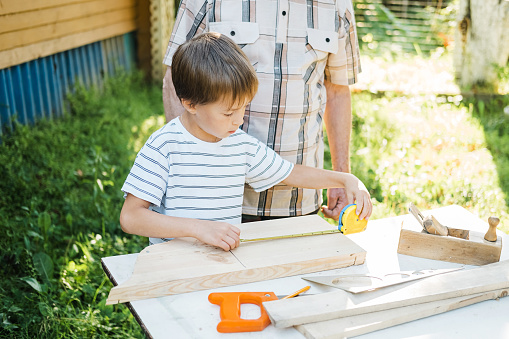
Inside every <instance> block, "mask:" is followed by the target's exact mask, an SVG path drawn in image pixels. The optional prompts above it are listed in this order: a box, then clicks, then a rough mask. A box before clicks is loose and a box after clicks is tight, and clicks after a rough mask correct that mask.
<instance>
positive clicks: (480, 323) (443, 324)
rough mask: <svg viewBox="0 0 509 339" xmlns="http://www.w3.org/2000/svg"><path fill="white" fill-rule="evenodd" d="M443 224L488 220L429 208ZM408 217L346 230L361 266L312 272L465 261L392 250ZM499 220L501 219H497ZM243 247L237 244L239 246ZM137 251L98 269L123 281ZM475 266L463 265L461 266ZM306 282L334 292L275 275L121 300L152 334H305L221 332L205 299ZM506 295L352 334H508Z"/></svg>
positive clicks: (479, 226)
mask: <svg viewBox="0 0 509 339" xmlns="http://www.w3.org/2000/svg"><path fill="white" fill-rule="evenodd" d="M425 212H429V213H432V214H433V215H434V216H435V217H436V218H437V219H439V220H440V222H441V223H443V224H444V225H448V226H450V227H456V228H463V229H467V230H473V231H478V232H486V231H487V220H480V219H479V218H478V217H477V216H475V215H473V214H472V213H470V212H469V211H467V210H466V209H464V208H463V207H460V206H457V205H452V206H447V207H442V208H438V209H434V210H430V211H425ZM410 219H413V216H411V215H410V214H407V215H403V216H398V217H392V218H386V219H379V220H371V221H370V222H369V223H368V228H367V230H366V231H364V232H362V233H357V234H351V235H348V237H349V238H350V239H351V240H353V241H354V242H355V243H357V244H358V245H360V246H361V247H362V248H364V249H365V250H366V251H367V256H366V261H365V263H364V264H363V265H358V266H350V267H347V268H342V269H336V270H330V271H325V272H319V273H312V274H306V275H305V276H312V275H333V274H384V273H392V272H398V271H408V270H422V269H441V268H455V267H461V266H464V265H461V264H455V263H449V262H445V261H436V260H429V259H423V258H417V257H412V256H407V255H401V254H398V253H397V248H398V240H399V235H400V229H401V224H402V222H403V221H405V220H410ZM502 223H504V220H502ZM497 234H498V236H500V237H502V243H503V244H504V245H503V247H502V254H501V258H500V260H507V259H509V248H508V246H509V245H508V244H509V235H506V234H504V233H503V232H501V231H497ZM241 246H242V245H241ZM137 255H138V254H127V255H119V256H113V257H106V258H103V259H102V264H103V268H104V270H105V272H106V274H107V275H108V277H109V278H110V280H111V281H112V283H113V284H114V285H117V284H121V283H123V282H124V281H127V280H128V278H129V277H130V275H131V272H132V270H133V267H134V264H135V261H136V257H137ZM474 267H476V266H465V269H469V268H474ZM306 285H311V289H310V290H309V291H308V292H306V293H309V294H316V293H323V292H330V291H334V290H335V289H334V288H332V287H327V286H322V285H318V284H314V283H309V282H307V281H305V280H302V279H301V278H300V276H292V277H286V278H279V279H274V280H267V281H261V282H256V283H250V284H244V285H236V286H230V287H223V288H217V289H213V290H205V291H197V292H190V293H184V294H179V295H172V296H167V297H160V298H152V299H147V300H138V301H132V302H130V303H126V306H128V307H129V309H130V310H131V312H132V313H133V315H134V317H135V318H136V319H137V321H138V322H139V323H140V325H141V326H142V327H143V329H144V330H145V332H146V333H147V336H148V337H151V338H179V339H180V338H254V337H256V338H304V336H303V335H302V334H300V333H299V332H298V331H297V330H295V329H294V328H287V329H279V328H275V327H274V326H272V325H269V327H267V328H266V329H265V330H263V331H262V332H249V333H233V334H222V333H218V332H217V330H216V326H217V323H218V322H219V320H220V318H219V306H217V305H213V304H211V303H210V302H209V301H208V299H207V298H208V295H209V294H210V293H211V292H239V291H242V292H245V291H249V292H265V291H267V292H274V293H275V294H276V295H281V296H283V295H287V294H290V293H292V292H294V291H296V290H298V289H300V288H302V287H304V286H306ZM241 311H242V316H243V318H246V319H255V318H258V317H259V315H260V311H259V308H258V307H257V306H254V305H242V309H241ZM508 314H509V297H508V298H501V299H499V300H488V301H484V302H481V303H478V304H474V305H471V306H467V307H463V308H460V309H457V310H454V311H450V312H446V313H442V314H439V315H435V316H431V317H428V318H424V319H420V320H416V321H412V322H409V323H405V324H402V325H398V326H393V327H390V328H387V329H383V330H379V331H376V332H372V333H368V334H364V335H361V336H358V337H357V338H363V339H368V338H369V339H371V338H372V339H374V338H377V339H378V338H427V339H431V338H490V339H498V338H509V318H508Z"/></svg>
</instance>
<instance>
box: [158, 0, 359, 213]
mask: <svg viewBox="0 0 509 339" xmlns="http://www.w3.org/2000/svg"><path fill="white" fill-rule="evenodd" d="M209 31H214V32H219V33H222V34H224V35H226V36H228V37H230V38H231V39H232V40H234V41H235V42H236V43H237V44H239V45H240V47H241V48H242V50H243V51H244V53H246V55H247V56H248V58H249V59H250V61H251V63H252V65H253V67H254V68H255V70H256V73H257V75H258V80H259V86H258V93H257V95H256V96H255V98H254V99H253V101H252V102H251V104H250V105H249V106H248V107H247V109H246V115H245V117H244V124H243V129H244V131H246V132H247V133H249V134H250V135H252V136H254V137H256V138H258V139H259V140H261V141H263V142H264V143H266V144H267V145H268V146H269V147H271V148H273V149H274V150H275V151H276V152H278V153H279V154H280V155H281V156H282V157H283V158H285V159H287V160H289V161H291V162H293V163H297V164H303V165H307V166H313V167H318V168H322V167H323V126H322V125H323V123H322V119H323V113H324V110H325V103H326V91H325V86H324V79H327V80H328V81H330V82H332V83H334V84H338V85H351V84H353V83H355V82H356V81H357V75H358V73H359V72H360V62H359V48H358V43H357V33H356V28H355V18H354V15H353V8H352V3H351V1H350V0H337V1H334V0H251V1H249V0H208V1H207V0H182V2H181V5H180V8H179V11H178V15H177V18H176V22H175V26H174V28H173V32H172V35H171V39H170V42H169V45H168V49H167V51H166V55H165V58H164V63H165V64H166V65H168V66H171V60H172V56H173V54H174V53H175V51H176V49H177V47H178V46H179V45H181V44H182V43H184V42H185V41H187V40H189V39H191V38H192V37H194V36H195V35H197V34H200V33H203V32H209ZM196 85H197V86H199V85H200V84H196ZM321 204H322V195H321V191H320V190H312V189H301V188H292V187H288V186H286V185H284V184H280V185H276V186H275V187H273V188H270V189H268V190H267V191H264V192H262V193H256V192H254V190H253V189H251V187H249V186H247V185H246V188H245V193H244V206H243V210H242V212H243V214H250V215H265V216H269V215H271V216H295V215H303V214H308V213H311V212H313V211H315V210H317V209H318V208H319V207H320V206H321Z"/></svg>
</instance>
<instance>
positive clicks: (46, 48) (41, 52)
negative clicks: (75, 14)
mask: <svg viewBox="0 0 509 339" xmlns="http://www.w3.org/2000/svg"><path fill="white" fill-rule="evenodd" d="M135 29H136V23H135V22H134V21H132V20H131V21H126V22H120V23H114V24H111V25H109V24H108V25H105V26H104V27H100V28H97V29H93V30H90V31H87V32H81V33H76V34H70V35H67V36H65V37H62V38H58V39H54V40H48V41H43V42H38V43H35V44H32V45H28V46H22V47H16V48H13V49H9V50H6V51H0V69H2V68H7V67H10V66H13V65H18V64H22V63H24V62H27V61H30V60H34V59H37V58H42V57H45V56H48V55H52V54H55V53H58V52H63V51H66V50H68V49H71V48H76V47H80V46H84V45H87V44H90V43H92V42H96V41H100V40H105V39H108V38H111V37H114V36H117V35H122V34H125V33H128V32H132V31H134V30H135Z"/></svg>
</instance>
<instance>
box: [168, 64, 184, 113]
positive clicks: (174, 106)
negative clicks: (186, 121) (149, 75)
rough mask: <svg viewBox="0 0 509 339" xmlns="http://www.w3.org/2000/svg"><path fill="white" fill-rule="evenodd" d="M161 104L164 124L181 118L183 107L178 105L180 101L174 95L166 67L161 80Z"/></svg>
mask: <svg viewBox="0 0 509 339" xmlns="http://www.w3.org/2000/svg"><path fill="white" fill-rule="evenodd" d="M163 104H164V116H165V118H166V122H168V121H170V120H173V119H174V118H176V117H178V116H181V115H182V114H183V113H184V112H185V109H184V107H183V106H182V104H181V103H180V99H179V98H178V97H177V94H176V93H175V87H173V82H172V80H171V67H170V66H168V69H167V70H166V74H165V75H164V79H163Z"/></svg>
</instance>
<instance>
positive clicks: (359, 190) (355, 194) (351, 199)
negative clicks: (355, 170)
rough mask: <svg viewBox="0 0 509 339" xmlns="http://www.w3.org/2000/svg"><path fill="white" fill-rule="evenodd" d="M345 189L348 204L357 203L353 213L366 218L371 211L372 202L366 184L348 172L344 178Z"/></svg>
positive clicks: (360, 217)
mask: <svg viewBox="0 0 509 339" xmlns="http://www.w3.org/2000/svg"><path fill="white" fill-rule="evenodd" d="M345 189H346V197H347V200H348V204H353V203H355V204H357V208H356V210H355V214H357V215H358V216H359V219H361V220H362V219H368V218H369V217H370V216H371V213H372V212H373V204H372V203H371V197H370V195H369V192H368V190H367V188H366V186H364V184H363V183H362V181H360V180H359V179H358V178H357V177H356V176H355V175H353V174H350V175H349V178H348V179H347V180H345Z"/></svg>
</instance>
